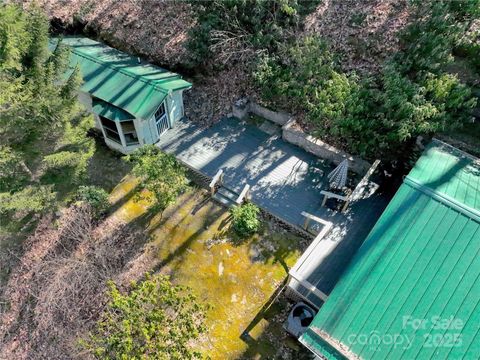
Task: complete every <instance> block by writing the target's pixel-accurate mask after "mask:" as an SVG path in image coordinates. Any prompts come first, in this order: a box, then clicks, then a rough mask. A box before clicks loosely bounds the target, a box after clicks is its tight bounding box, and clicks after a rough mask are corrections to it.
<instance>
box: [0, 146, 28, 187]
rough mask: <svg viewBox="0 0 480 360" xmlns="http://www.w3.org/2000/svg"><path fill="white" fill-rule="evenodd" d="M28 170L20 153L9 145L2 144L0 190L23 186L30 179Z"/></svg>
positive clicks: (0, 149)
mask: <svg viewBox="0 0 480 360" xmlns="http://www.w3.org/2000/svg"><path fill="white" fill-rule="evenodd" d="M27 170H28V169H26V166H25V164H24V163H23V159H22V155H21V154H20V153H18V152H15V151H14V150H12V149H11V148H10V147H8V146H0V192H3V191H15V190H18V189H19V188H21V186H22V185H24V184H25V183H26V182H27V181H28V180H30V174H29V172H28V171H27Z"/></svg>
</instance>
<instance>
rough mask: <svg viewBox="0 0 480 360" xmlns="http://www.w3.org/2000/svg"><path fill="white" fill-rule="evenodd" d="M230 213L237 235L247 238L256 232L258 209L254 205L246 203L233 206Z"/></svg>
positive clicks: (257, 227)
mask: <svg viewBox="0 0 480 360" xmlns="http://www.w3.org/2000/svg"><path fill="white" fill-rule="evenodd" d="M230 213H231V214H232V226H233V229H234V230H235V232H236V233H237V234H238V235H240V236H249V235H252V234H254V233H255V232H257V231H258V229H259V227H260V220H259V219H258V214H259V213H260V209H259V208H258V206H256V205H255V204H252V203H249V202H248V203H245V204H243V205H240V206H234V207H233V208H232V209H231V210H230Z"/></svg>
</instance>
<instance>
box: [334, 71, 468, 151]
mask: <svg viewBox="0 0 480 360" xmlns="http://www.w3.org/2000/svg"><path fill="white" fill-rule="evenodd" d="M474 104H475V100H474V99H473V98H472V97H471V91H470V90H469V89H468V87H466V86H465V85H463V84H461V83H460V82H459V81H458V79H457V78H456V77H455V76H453V75H449V74H443V75H439V76H437V75H434V74H432V73H428V74H427V75H426V76H425V79H424V80H423V81H422V82H421V83H417V82H415V81H412V80H411V79H409V78H408V77H405V76H403V75H402V74H401V72H400V71H399V70H397V69H396V68H395V66H394V64H390V65H389V66H387V67H386V68H385V70H384V73H383V74H382V76H381V78H379V79H378V83H372V82H370V83H365V84H362V86H361V88H360V89H359V90H358V91H357V92H356V94H355V97H354V101H353V102H352V103H351V106H349V107H348V111H347V112H346V113H345V114H344V116H343V117H342V118H340V119H339V120H338V121H336V122H335V123H334V124H332V131H331V133H333V134H335V136H338V137H339V138H340V139H342V141H343V142H344V143H346V144H347V145H348V147H349V148H350V149H352V150H353V151H355V152H358V153H361V154H364V155H370V154H372V153H374V154H379V153H380V154H389V155H390V156H392V157H395V156H397V155H398V152H400V151H401V148H402V144H404V143H405V142H406V141H408V140H409V139H412V138H415V137H416V136H417V135H420V134H431V133H435V132H437V131H444V130H447V129H450V128H454V127H457V126H460V125H461V124H462V123H465V122H466V121H467V120H468V119H469V118H470V112H469V110H470V109H471V108H472V107H473V106H474Z"/></svg>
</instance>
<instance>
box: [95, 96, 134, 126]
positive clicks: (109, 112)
mask: <svg viewBox="0 0 480 360" xmlns="http://www.w3.org/2000/svg"><path fill="white" fill-rule="evenodd" d="M92 111H93V112H94V113H95V114H98V115H101V116H103V117H106V118H107V119H110V120H113V121H115V120H118V121H123V120H131V119H133V118H134V116H133V115H132V114H129V113H128V112H126V111H124V110H122V109H120V108H118V107H116V106H115V105H112V104H109V103H107V102H105V101H103V100H100V99H96V98H94V99H93V100H92Z"/></svg>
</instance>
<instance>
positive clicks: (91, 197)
mask: <svg viewBox="0 0 480 360" xmlns="http://www.w3.org/2000/svg"><path fill="white" fill-rule="evenodd" d="M77 200H78V201H80V202H83V203H86V204H88V205H90V207H91V208H92V209H93V210H94V211H95V214H96V215H97V216H99V215H102V214H104V213H105V212H106V211H107V210H108V208H109V207H110V203H109V201H108V193H107V192H106V191H105V190H104V189H102V188H101V187H98V186H80V187H79V188H78V192H77Z"/></svg>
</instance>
